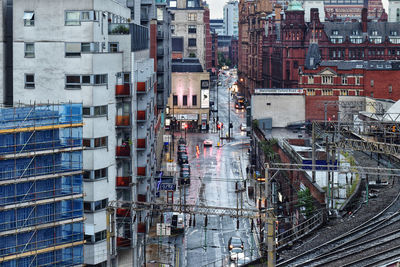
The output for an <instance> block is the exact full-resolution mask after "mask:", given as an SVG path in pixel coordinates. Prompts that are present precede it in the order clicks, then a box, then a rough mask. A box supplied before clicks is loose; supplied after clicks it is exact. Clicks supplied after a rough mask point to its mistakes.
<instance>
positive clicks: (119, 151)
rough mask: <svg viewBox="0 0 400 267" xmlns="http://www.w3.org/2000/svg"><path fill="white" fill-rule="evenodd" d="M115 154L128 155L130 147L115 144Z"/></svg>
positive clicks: (119, 155) (118, 155)
mask: <svg viewBox="0 0 400 267" xmlns="http://www.w3.org/2000/svg"><path fill="white" fill-rule="evenodd" d="M116 156H117V157H130V156H131V149H130V148H129V146H117V149H116Z"/></svg>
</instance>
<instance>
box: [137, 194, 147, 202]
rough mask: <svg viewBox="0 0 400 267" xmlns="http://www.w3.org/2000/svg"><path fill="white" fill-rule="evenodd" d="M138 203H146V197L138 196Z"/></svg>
mask: <svg viewBox="0 0 400 267" xmlns="http://www.w3.org/2000/svg"><path fill="white" fill-rule="evenodd" d="M137 201H138V202H146V195H143V194H138V195H137Z"/></svg>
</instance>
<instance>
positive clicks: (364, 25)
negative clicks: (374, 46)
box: [361, 7, 368, 32]
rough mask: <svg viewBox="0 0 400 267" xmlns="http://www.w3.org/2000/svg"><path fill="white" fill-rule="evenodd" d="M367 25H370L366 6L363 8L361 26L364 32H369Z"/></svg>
mask: <svg viewBox="0 0 400 267" xmlns="http://www.w3.org/2000/svg"><path fill="white" fill-rule="evenodd" d="M367 25H368V9H367V8H365V7H364V8H363V9H362V10H361V27H362V31H363V32H367Z"/></svg>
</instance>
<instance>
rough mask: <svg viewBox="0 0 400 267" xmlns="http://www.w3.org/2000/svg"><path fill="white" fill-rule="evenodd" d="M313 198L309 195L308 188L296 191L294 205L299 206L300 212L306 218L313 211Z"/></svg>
mask: <svg viewBox="0 0 400 267" xmlns="http://www.w3.org/2000/svg"><path fill="white" fill-rule="evenodd" d="M313 202H314V199H313V197H312V195H311V192H310V189H308V188H306V189H303V190H300V191H299V192H297V204H296V207H298V208H300V210H301V213H302V214H303V215H304V216H306V218H308V217H309V216H310V215H312V214H313V212H314V209H315V208H314V204H313Z"/></svg>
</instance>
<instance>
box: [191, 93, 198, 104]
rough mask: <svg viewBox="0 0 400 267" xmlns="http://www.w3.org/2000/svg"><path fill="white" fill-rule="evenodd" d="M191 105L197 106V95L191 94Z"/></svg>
mask: <svg viewBox="0 0 400 267" xmlns="http://www.w3.org/2000/svg"><path fill="white" fill-rule="evenodd" d="M192 106H197V95H192Z"/></svg>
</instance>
